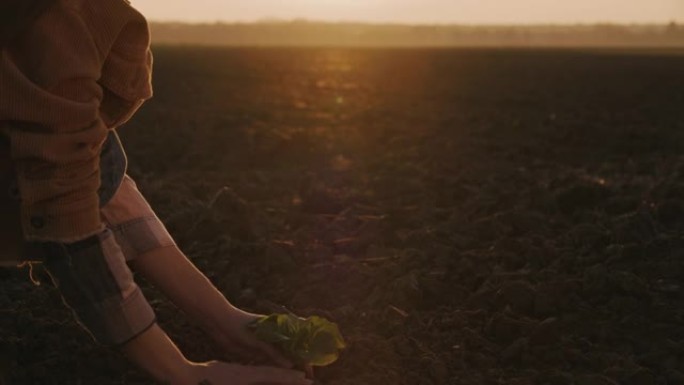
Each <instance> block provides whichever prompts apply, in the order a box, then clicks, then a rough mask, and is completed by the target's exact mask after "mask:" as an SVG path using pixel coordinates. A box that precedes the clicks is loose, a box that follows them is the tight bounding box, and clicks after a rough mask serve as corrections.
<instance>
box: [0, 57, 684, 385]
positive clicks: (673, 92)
mask: <svg viewBox="0 0 684 385" xmlns="http://www.w3.org/2000/svg"><path fill="white" fill-rule="evenodd" d="M155 60H156V72H155V90H156V91H155V92H156V96H155V98H154V99H153V100H152V101H150V102H149V103H148V104H147V105H146V107H144V108H143V110H141V112H140V113H139V114H138V115H137V117H136V118H135V119H134V120H133V121H132V122H131V123H130V124H129V125H128V126H126V127H124V128H122V129H121V130H120V133H121V135H122V137H123V141H124V144H125V146H126V148H127V150H128V153H129V157H130V173H131V174H132V176H133V177H134V178H135V179H136V180H137V181H138V184H139V186H140V188H141V190H142V191H143V193H144V194H145V195H146V196H147V197H148V198H149V200H150V201H151V203H152V205H153V207H155V208H156V209H157V211H158V213H159V215H160V216H161V217H162V219H163V220H164V221H165V222H166V223H167V224H168V228H169V230H170V231H171V232H172V233H173V235H174V236H175V237H176V238H177V240H178V242H179V244H180V245H181V247H182V248H183V249H184V250H185V251H186V252H187V253H188V255H189V256H190V257H191V258H192V259H193V261H194V262H195V263H196V264H197V265H198V266H199V267H200V268H201V269H202V270H203V271H204V272H206V273H207V274H208V275H209V277H210V278H211V279H212V280H213V282H215V283H216V284H217V285H218V287H219V288H220V289H221V290H222V291H223V292H224V293H225V294H226V295H227V296H228V298H230V299H231V300H232V301H234V303H235V304H237V305H238V306H241V307H244V308H246V309H249V310H254V311H261V312H270V311H272V310H274V309H278V308H279V307H280V306H285V307H286V308H287V309H289V310H291V311H294V312H296V313H299V314H301V315H309V314H321V315H324V316H327V317H329V318H331V319H333V320H335V321H336V322H338V323H339V324H340V326H341V329H342V331H343V333H344V334H345V335H346V337H347V340H348V342H349V346H350V347H349V349H348V350H347V351H346V352H345V354H344V356H343V357H342V358H341V360H340V361H339V362H338V363H337V364H335V365H333V366H332V367H330V368H326V369H323V370H321V371H319V372H318V374H319V377H320V379H321V381H322V383H323V384H331V385H332V384H335V385H342V384H354V385H378V384H388V385H389V384H406V385H409V384H411V385H416V384H417V385H427V384H464V385H466V384H467V385H485V384H487V385H488V384H506V385H523V384H525V385H527V384H539V385H542V384H549V385H566V384H567V385H571V384H575V383H576V384H606V385H609V384H613V383H621V384H628V385H641V384H644V385H649V384H683V383H684V326H682V325H684V288H682V286H681V285H682V282H684V281H683V280H684V237H682V230H684V151H683V150H684V108H682V106H684V93H683V92H682V90H684V56H683V55H681V54H679V53H676V52H672V53H667V52H653V51H651V52H617V51H554V50H544V51H516V50H342V49H339V50H335V49H327V50H326V49H209V48H159V49H157V50H156V57H155ZM0 276H2V278H3V283H2V284H3V286H2V290H0V314H1V316H0V343H1V345H0V346H3V349H5V350H6V353H5V356H6V357H8V359H7V360H6V361H7V362H8V365H7V366H8V367H9V369H10V370H11V371H12V373H13V374H12V375H11V377H10V381H9V382H8V383H9V384H48V383H54V384H81V383H83V384H103V385H109V384H112V385H113V384H148V383H149V382H148V381H146V380H145V378H144V377H143V376H142V375H141V374H140V373H138V372H137V371H136V370H134V369H133V368H131V367H130V366H128V365H127V364H126V363H125V362H124V361H123V359H122V358H121V357H119V356H117V355H115V354H113V353H111V352H109V351H107V350H105V349H103V348H99V347H96V346H94V345H93V344H92V343H91V342H90V341H89V339H88V338H87V336H86V335H85V334H84V333H83V332H82V331H81V330H80V329H79V328H78V327H77V325H76V324H75V323H74V322H73V321H72V320H71V318H70V316H69V314H68V312H67V311H66V310H65V309H64V308H63V307H62V304H61V302H60V300H59V296H58V293H57V292H56V290H55V289H54V288H52V287H50V285H43V286H41V287H32V285H31V284H30V283H28V282H27V277H26V276H27V274H26V272H23V271H10V270H0ZM146 291H147V293H148V296H149V298H151V299H152V302H153V305H154V307H155V309H156V310H157V312H158V315H159V321H160V323H161V324H162V326H163V327H164V328H165V329H167V330H168V331H169V333H170V334H171V335H172V336H173V337H174V338H176V339H177V340H178V341H179V343H180V345H181V346H182V348H183V349H184V351H186V352H187V353H188V354H189V355H190V357H191V358H193V359H207V358H215V357H216V354H217V352H216V351H215V350H214V347H213V346H212V345H211V342H210V341H209V340H208V339H207V338H206V337H204V336H203V335H202V334H201V333H200V332H199V331H198V330H197V329H196V328H195V327H194V326H192V325H189V324H187V323H185V322H184V321H183V320H182V319H183V317H182V316H181V315H180V314H178V311H177V310H176V309H175V308H174V307H173V306H172V305H170V304H168V303H167V302H166V301H165V300H164V299H162V298H161V297H160V296H159V295H158V293H156V292H155V291H154V290H152V289H150V288H147V287H146Z"/></svg>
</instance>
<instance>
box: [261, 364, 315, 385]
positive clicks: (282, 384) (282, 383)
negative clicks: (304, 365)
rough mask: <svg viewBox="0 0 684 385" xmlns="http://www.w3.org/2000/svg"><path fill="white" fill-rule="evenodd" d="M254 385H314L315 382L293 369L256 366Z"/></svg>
mask: <svg viewBox="0 0 684 385" xmlns="http://www.w3.org/2000/svg"><path fill="white" fill-rule="evenodd" d="M254 369H255V373H254V381H253V382H252V385H269V384H274V385H275V384H277V385H312V384H313V381H312V380H310V379H308V378H306V375H305V374H304V372H300V371H297V370H291V369H281V368H274V367H270V366H255V367H254Z"/></svg>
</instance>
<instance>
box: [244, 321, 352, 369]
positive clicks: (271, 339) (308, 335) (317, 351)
mask: <svg viewBox="0 0 684 385" xmlns="http://www.w3.org/2000/svg"><path fill="white" fill-rule="evenodd" d="M248 328H249V329H250V330H252V331H253V332H254V334H255V335H256V337H257V338H259V339H260V340H262V341H265V342H268V343H271V344H273V345H275V346H276V347H277V348H278V349H279V350H280V351H281V352H282V353H283V354H284V355H285V356H286V357H287V358H289V359H290V360H292V361H293V363H295V364H297V365H303V366H306V365H311V366H327V365H330V364H332V363H333V362H335V361H336V360H337V358H338V357H339V355H340V350H341V349H344V348H345V347H346V345H345V342H344V339H343V337H342V334H341V333H340V330H339V328H338V327H337V325H336V324H334V323H332V322H330V321H328V320H327V319H325V318H322V317H317V316H313V317H309V318H300V317H297V316H294V315H292V314H271V315H269V316H265V317H262V318H260V319H258V320H256V321H254V322H252V323H251V324H249V325H248Z"/></svg>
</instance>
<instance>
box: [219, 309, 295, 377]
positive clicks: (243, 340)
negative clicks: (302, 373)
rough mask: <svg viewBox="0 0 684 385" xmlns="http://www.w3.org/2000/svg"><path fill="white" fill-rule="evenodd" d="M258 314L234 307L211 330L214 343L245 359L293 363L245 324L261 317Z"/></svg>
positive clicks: (280, 363)
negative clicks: (217, 327) (216, 327)
mask: <svg viewBox="0 0 684 385" xmlns="http://www.w3.org/2000/svg"><path fill="white" fill-rule="evenodd" d="M261 317H262V316H261V315H259V314H253V313H247V312H245V311H242V310H240V309H237V308H235V309H234V310H233V311H232V312H231V314H230V316H228V317H227V319H226V320H225V321H224V322H223V323H222V324H221V326H220V328H219V329H218V330H214V331H213V332H211V333H210V334H211V336H212V337H214V340H215V341H216V343H218V344H219V346H220V347H221V348H223V349H224V350H225V351H226V352H229V353H235V354H239V355H241V356H243V357H245V358H247V359H251V360H257V361H264V360H265V359H266V360H268V361H271V362H272V363H274V364H275V365H277V366H280V367H282V368H288V369H289V368H292V367H293V364H292V362H291V361H290V360H288V359H287V358H285V356H283V355H282V354H281V353H280V352H278V350H277V349H276V348H275V347H273V346H272V345H270V344H268V343H266V342H263V341H261V340H259V339H258V338H256V337H255V336H254V334H253V333H252V332H251V331H250V330H249V329H248V328H247V325H249V324H250V323H252V322H254V321H256V320H257V319H259V318H261Z"/></svg>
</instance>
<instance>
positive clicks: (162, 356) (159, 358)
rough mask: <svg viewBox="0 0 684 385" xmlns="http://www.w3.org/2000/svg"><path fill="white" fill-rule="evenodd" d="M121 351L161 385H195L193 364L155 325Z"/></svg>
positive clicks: (124, 346)
mask: <svg viewBox="0 0 684 385" xmlns="http://www.w3.org/2000/svg"><path fill="white" fill-rule="evenodd" d="M120 350H121V352H122V353H123V354H124V355H125V356H126V357H127V358H128V359H129V360H130V361H131V362H132V363H134V364H135V365H136V366H138V367H139V368H141V369H142V370H144V371H146V372H147V373H148V374H149V375H150V376H152V378H154V379H155V380H156V381H158V382H160V383H162V384H170V385H186V384H187V385H195V383H196V382H195V383H193V381H194V379H193V376H194V373H193V364H192V363H191V362H190V361H188V360H187V359H186V358H185V357H184V356H183V354H182V353H181V352H180V350H179V349H178V347H177V346H176V344H174V343H173V341H171V339H170V338H169V336H168V335H167V334H166V333H165V332H164V331H163V330H162V329H161V328H160V327H159V326H158V325H156V324H155V325H153V326H152V327H151V328H149V329H148V330H147V331H145V332H144V333H142V334H141V335H139V336H138V337H136V338H135V339H133V340H132V341H130V342H128V343H126V344H125V345H123V346H122V347H121V348H120Z"/></svg>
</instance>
